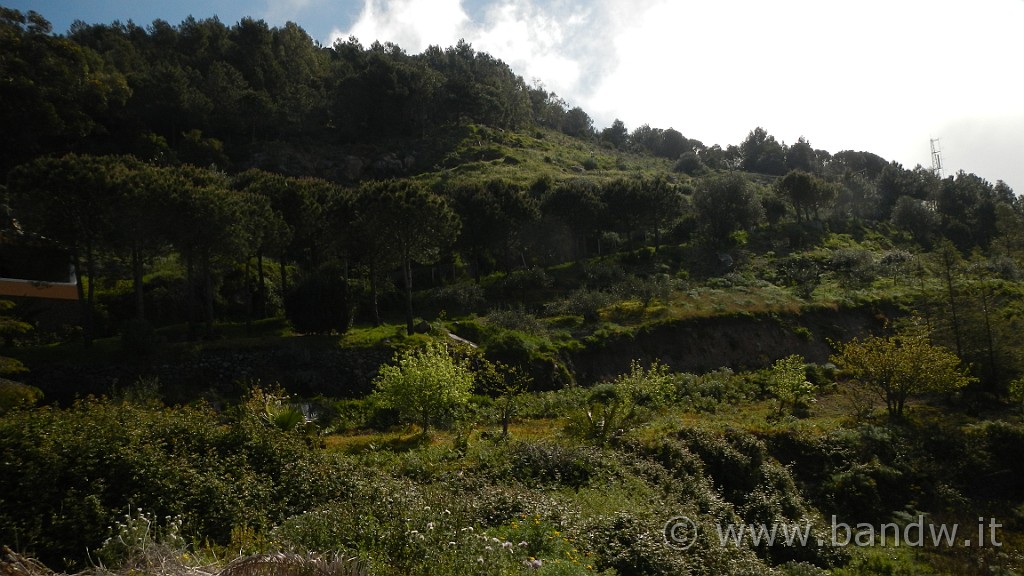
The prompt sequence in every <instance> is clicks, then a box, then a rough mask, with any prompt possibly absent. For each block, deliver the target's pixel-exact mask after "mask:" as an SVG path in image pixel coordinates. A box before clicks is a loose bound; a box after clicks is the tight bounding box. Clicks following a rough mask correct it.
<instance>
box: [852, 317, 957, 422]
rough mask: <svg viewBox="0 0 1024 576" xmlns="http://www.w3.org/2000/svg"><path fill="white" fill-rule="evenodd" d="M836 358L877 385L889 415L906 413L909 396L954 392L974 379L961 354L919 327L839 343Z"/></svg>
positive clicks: (867, 383)
mask: <svg viewBox="0 0 1024 576" xmlns="http://www.w3.org/2000/svg"><path fill="white" fill-rule="evenodd" d="M832 361H833V362H834V363H835V364H836V365H837V366H839V367H840V368H841V369H843V370H846V372H847V373H848V374H849V375H850V376H851V377H852V378H854V379H856V380H859V381H860V382H861V383H863V384H864V385H865V386H868V387H870V388H873V389H875V390H876V391H877V392H878V393H879V394H880V395H881V396H882V398H883V399H885V405H886V408H887V409H888V410H889V417H890V418H893V419H896V418H901V417H902V416H903V410H904V408H905V406H906V402H907V398H909V397H910V396H913V395H915V394H922V393H926V392H952V391H955V390H959V389H960V388H963V387H964V386H966V385H967V384H969V383H971V382H972V381H973V380H974V379H973V378H972V377H970V376H968V375H967V373H966V370H965V369H964V368H963V367H961V365H960V358H959V357H957V355H956V354H953V353H952V352H950V351H949V350H946V349H945V348H942V347H941V346H934V345H932V344H931V343H930V342H929V341H928V336H927V334H926V333H924V332H923V331H921V330H919V329H916V327H914V328H912V329H909V330H903V331H900V332H897V333H896V334H895V335H892V336H885V337H881V336H872V337H869V338H865V339H863V340H860V339H853V340H851V341H850V342H847V343H846V344H842V345H840V346H839V349H838V352H837V353H836V354H835V355H834V356H833V357H832Z"/></svg>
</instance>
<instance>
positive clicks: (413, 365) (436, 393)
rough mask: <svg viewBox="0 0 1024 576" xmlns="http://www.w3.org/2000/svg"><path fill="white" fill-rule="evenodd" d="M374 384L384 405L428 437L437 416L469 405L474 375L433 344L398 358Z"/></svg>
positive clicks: (446, 351)
mask: <svg viewBox="0 0 1024 576" xmlns="http://www.w3.org/2000/svg"><path fill="white" fill-rule="evenodd" d="M373 382H374V386H375V391H374V395H375V396H376V397H377V399H378V400H379V401H380V403H381V405H383V406H384V407H386V408H394V409H396V410H398V411H399V413H400V414H401V416H402V418H403V419H410V420H413V421H415V422H416V423H418V424H419V425H420V426H422V427H423V435H424V436H425V435H426V434H427V432H428V431H429V429H430V423H431V422H432V421H434V420H435V419H437V417H438V416H440V415H442V414H443V413H444V412H445V411H447V410H451V409H454V408H458V407H461V406H464V405H465V404H466V403H467V402H469V396H470V390H471V389H472V388H473V372H472V371H471V370H470V369H469V367H468V366H467V365H466V364H465V363H464V362H458V361H456V360H455V359H453V358H452V356H451V355H450V354H449V353H448V347H447V346H445V345H444V344H436V343H434V344H429V345H428V346H427V347H426V348H422V349H418V350H407V351H406V352H404V353H402V354H400V355H399V354H396V356H395V362H394V364H388V365H385V366H382V367H381V369H380V374H378V375H377V378H375V379H374V381H373Z"/></svg>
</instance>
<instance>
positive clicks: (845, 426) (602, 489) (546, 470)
mask: <svg viewBox="0 0 1024 576" xmlns="http://www.w3.org/2000/svg"><path fill="white" fill-rule="evenodd" d="M775 372H776V371H773V370H768V371H764V372H760V373H750V374H734V373H732V372H731V371H728V370H721V371H718V372H715V373H711V374H707V375H703V376H693V375H686V374H674V373H670V372H667V371H665V370H663V369H659V368H657V367H654V368H652V369H651V370H649V371H648V370H646V369H643V368H642V367H639V366H637V367H635V369H634V371H633V372H632V373H631V374H629V375H625V376H623V377H622V378H620V379H617V380H616V381H614V382H609V383H607V384H605V385H602V386H599V387H597V388H594V389H590V390H587V389H579V388H575V389H566V390H562V391H558V392H547V393H528V394H517V395H516V397H515V405H516V410H515V414H516V415H515V416H514V417H513V418H512V421H511V426H510V427H509V428H508V435H507V436H503V435H502V434H501V433H500V426H501V421H502V405H501V401H500V399H501V397H500V396H499V397H498V398H491V397H487V396H475V397H474V398H473V400H472V401H471V402H470V403H468V404H467V405H465V407H464V408H463V409H462V410H461V411H460V412H459V413H450V414H449V415H448V419H447V420H445V421H446V422H447V424H446V425H444V428H443V429H442V430H440V431H436V432H434V433H433V434H431V435H426V436H425V435H423V433H422V430H415V431H414V430H413V429H409V428H404V427H398V428H390V427H389V429H388V431H374V430H373V426H375V424H374V422H377V424H376V426H380V423H381V422H386V421H387V419H388V418H394V417H395V416H396V414H395V413H394V412H392V411H390V410H388V409H385V408H383V407H380V406H379V405H376V404H375V403H373V401H372V400H366V401H360V402H356V403H353V402H351V401H349V402H343V403H335V404H329V403H321V404H320V405H318V406H317V414H318V415H317V417H316V420H314V421H310V422H307V421H306V420H305V419H304V418H303V417H302V413H301V412H298V410H297V408H296V406H294V405H290V404H289V403H288V402H287V401H286V399H285V398H283V397H282V396H280V395H279V394H274V393H269V392H266V391H262V390H260V389H252V390H251V391H250V393H249V394H248V395H247V396H246V397H245V399H244V401H243V402H242V403H241V404H239V405H237V406H235V407H232V408H230V409H227V410H224V411H220V412H217V411H214V410H212V409H211V408H210V407H209V406H206V405H203V404H196V405H192V406H177V407H167V406H164V405H163V404H162V403H161V402H160V401H159V400H158V399H157V396H156V395H155V394H156V391H157V390H158V388H157V387H154V386H152V383H151V384H150V385H149V386H140V387H136V388H132V389H131V390H130V392H131V393H128V394H125V396H124V397H122V398H119V399H85V400H82V401H80V402H77V403H76V404H75V405H74V406H71V407H68V408H65V409H56V408H35V409H16V410H14V411H11V412H8V413H7V414H5V415H4V416H3V417H2V419H0V439H2V442H0V447H2V451H3V453H2V454H0V456H2V461H3V462H4V467H5V470H4V474H2V475H0V493H2V494H4V496H3V498H0V519H2V522H0V526H3V529H2V532H0V539H2V540H3V541H6V542H10V543H11V544H12V545H14V546H17V547H18V549H20V550H23V551H26V552H28V553H31V554H35V555H37V556H38V557H40V558H41V559H43V560H44V561H45V562H46V563H48V564H50V565H51V566H54V567H63V568H65V569H69V570H80V569H83V568H86V567H89V566H99V565H102V566H105V567H107V568H110V569H117V567H119V566H129V565H131V566H133V567H134V568H136V569H143V570H150V569H154V566H148V567H147V566H143V565H139V564H137V563H139V562H144V561H153V559H154V558H157V557H160V558H163V559H164V560H163V561H165V562H166V561H169V560H170V559H173V561H174V562H178V563H180V564H181V565H183V566H197V567H198V566H210V565H217V564H218V563H219V564H220V565H223V564H224V563H226V562H227V561H229V560H231V559H234V558H236V557H237V556H238V555H240V554H241V555H247V554H257V553H270V552H289V553H291V552H301V553H313V552H317V553H337V554H339V555H341V556H343V557H354V558H359V559H361V561H362V562H364V564H365V565H366V566H368V567H369V573H373V574H410V573H415V574H441V573H452V574H466V573H479V574H513V573H520V572H523V571H527V572H532V571H534V570H539V571H541V572H543V573H548V572H550V573H558V574H587V573H604V572H608V573H612V572H613V571H614V573H619V574H680V573H689V574H726V573H727V574H747V573H750V574H753V573H765V572H766V571H768V570H773V571H774V573H779V574H819V573H821V574H824V573H826V572H825V571H831V573H834V574H911V573H914V574H921V573H936V574H992V573H1001V574H1009V573H1013V572H1019V571H1020V570H1021V569H1022V568H1024V557H1022V556H1021V554H1020V548H1019V545H1020V539H1021V536H1020V527H1021V522H1022V519H1021V517H1022V515H1024V511H1022V510H1021V509H1020V508H1019V502H1020V498H1021V496H1022V494H1021V493H1020V484H1019V482H1017V481H1016V479H1017V478H1019V474H1020V473H1022V472H1024V470H1020V469H1019V468H1020V466H1021V462H1024V459H1022V458H1021V453H1020V447H1021V446H1022V445H1024V444H1022V442H1024V424H1022V423H1021V422H1020V419H1019V416H1016V415H1013V414H1010V413H1004V414H1002V415H1001V416H1000V418H999V419H992V417H993V416H995V415H986V416H979V417H971V416H967V415H965V414H963V413H961V412H959V411H956V410H950V409H948V408H941V407H938V406H932V405H930V404H919V403H916V402H915V403H914V406H913V411H912V412H911V413H910V416H909V418H907V419H903V420H901V421H898V422H896V423H889V422H887V418H886V417H885V416H884V411H878V410H871V409H866V408H864V406H863V402H864V398H863V397H862V396H859V394H860V391H859V390H857V389H856V387H853V386H850V385H845V384H835V383H833V382H832V379H831V378H830V377H829V376H830V375H831V374H832V373H830V372H828V371H827V370H826V371H822V370H821V369H817V368H814V367H809V368H808V371H807V373H806V376H807V377H810V378H812V379H814V380H816V383H817V385H818V386H819V387H820V388H821V392H820V393H819V394H818V395H817V397H816V398H812V400H815V399H816V400H817V402H815V403H813V404H812V407H811V408H810V411H809V413H807V414H805V417H803V418H795V417H793V416H791V415H790V411H789V410H786V411H784V412H783V413H781V415H780V411H779V410H778V409H777V406H776V400H775V399H773V398H772V394H771V392H770V390H772V389H773V386H772V378H773V373H775ZM873 398H874V397H873ZM936 401H941V398H936ZM869 405H870V406H874V407H875V408H877V409H880V408H881V406H879V405H878V402H877V399H875V400H874V401H869ZM615 406H618V409H619V410H621V411H620V412H618V415H614V414H613V413H612V412H613V410H614V409H615V408H613V407H615ZM596 415H599V416H596ZM595 418H597V420H600V422H601V424H597V425H595V422H597V420H595ZM609 426H612V427H614V429H610V428H609ZM332 430H333V432H331V431H332ZM78 479H88V481H87V482H83V481H79V480H78ZM69 487H71V488H70V489H69ZM680 515H685V516H687V517H689V518H691V519H693V520H694V521H695V522H696V523H697V525H698V527H699V534H698V537H697V540H696V544H695V545H694V546H693V547H692V548H690V549H688V550H677V549H674V548H671V547H669V546H667V545H666V541H665V538H666V537H665V533H664V530H665V525H666V522H667V521H668V520H669V519H670V518H673V517H676V516H680ZM833 515H834V516H835V517H834V518H833ZM921 515H923V516H924V517H925V518H927V520H928V522H932V523H936V524H940V523H942V524H952V523H954V522H956V523H960V524H961V525H963V526H965V527H969V528H970V531H971V532H970V533H971V534H973V530H974V526H976V524H977V517H979V516H986V517H987V516H991V517H994V518H997V519H998V521H999V523H1000V524H1001V528H1000V530H999V533H998V538H999V540H1000V542H1001V543H1002V544H1003V546H1001V547H994V546H992V547H988V548H984V549H977V548H976V549H970V548H965V547H963V546H960V545H956V546H951V547H943V546H928V547H924V548H913V547H907V546H903V547H892V546H891V543H890V546H882V543H881V542H880V541H876V542H874V543H873V544H874V546H866V547H865V546H861V547H858V546H853V545H850V546H824V547H821V546H813V545H810V546H785V545H782V544H781V543H780V544H776V545H773V546H768V545H765V544H764V543H761V544H759V545H755V544H752V543H750V542H745V543H744V544H742V545H735V544H728V545H723V544H722V543H721V541H720V540H719V535H718V534H717V532H716V528H715V527H716V526H719V525H725V524H728V523H735V524H737V525H739V524H744V525H746V524H761V523H766V524H771V523H775V522H783V523H787V524H790V525H798V524H801V525H802V524H803V523H807V524H809V525H811V526H813V528H812V530H813V532H812V534H813V538H814V539H817V538H823V539H826V540H827V541H829V542H831V540H830V539H831V538H832V537H833V535H832V534H831V530H832V529H831V526H832V524H831V523H832V522H836V521H838V522H846V523H848V524H850V525H851V526H853V525H856V524H857V523H872V524H874V525H882V524H886V523H895V524H896V525H898V526H900V527H901V528H902V527H903V526H905V525H907V524H909V523H911V522H914V521H917V519H918V517H919V516H921ZM861 544H863V542H861ZM146 550H149V555H148V556H147V555H146V554H144V552H146ZM155 551H159V552H160V554H155ZM147 558H148V560H146V559H147ZM997 567H998V569H999V570H1002V571H1001V572H994V571H993V570H996V568H997Z"/></svg>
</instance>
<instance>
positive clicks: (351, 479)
mask: <svg viewBox="0 0 1024 576" xmlns="http://www.w3.org/2000/svg"><path fill="white" fill-rule="evenodd" d="M0 49H2V50H3V53H4V54H5V55H7V54H9V55H10V57H9V58H7V59H6V60H5V62H6V63H7V64H6V65H8V66H9V69H10V70H11V71H12V72H11V74H12V78H15V79H16V80H17V81H12V82H4V83H0V96H2V100H3V101H4V102H5V106H4V107H3V109H2V110H0V118H2V119H3V124H4V126H5V127H6V128H9V129H8V130H5V133H4V134H3V135H2V136H0V174H2V176H3V185H2V187H0V207H2V208H3V210H2V212H0V216H2V220H0V256H2V258H0V277H7V276H11V275H13V276H16V277H18V278H28V279H31V280H38V281H43V282H47V281H48V282H52V281H57V280H59V279H61V278H66V276H67V268H68V261H69V260H70V262H71V264H72V266H73V269H74V273H75V276H76V278H77V279H78V280H79V282H78V284H77V285H78V287H79V290H80V294H79V296H80V298H79V301H78V302H77V303H74V304H73V305H72V308H74V309H70V310H68V309H66V310H63V311H60V310H59V306H56V305H53V306H49V305H43V304H41V303H40V301H39V300H33V299H29V298H21V299H16V301H10V302H8V301H6V300H0V337H3V340H4V349H3V350H2V356H0V376H2V378H0V544H2V545H7V546H10V547H11V548H12V549H13V550H14V551H16V552H19V553H24V554H28V555H32V556H35V557H38V558H39V559H41V560H42V561H43V562H45V563H46V564H47V565H49V566H51V567H54V568H57V569H60V570H66V571H83V570H85V571H92V572H98V573H104V572H108V571H115V572H117V573H120V574H138V573H174V574H185V573H189V574H195V573H213V572H215V571H218V570H220V569H223V568H225V567H226V566H227V567H228V568H229V569H228V570H227V572H224V574H225V576H237V575H239V574H240V575H241V576H252V574H261V573H265V572H267V571H271V570H275V569H283V568H282V567H283V566H290V568H289V569H290V570H292V572H296V573H300V572H301V573H303V574H308V573H312V572H315V573H318V574H320V573H325V572H329V573H331V574H334V575H339V574H349V573H369V574H382V575H387V574H396V575H397V574H446V573H451V574H467V573H473V574H517V573H532V572H538V573H551V574H591V573H595V574H609V575H610V574H622V575H627V574H630V575H631V574H643V575H655V574H708V575H711V574H765V573H773V574H792V575H806V574H826V573H830V574H837V575H859V574H932V573H934V574H958V575H960V574H979V575H980V574H986V575H987V574H1020V573H1022V572H1024V557H1022V554H1024V552H1022V550H1024V537H1022V534H1024V531H1022V527H1024V524H1022V523H1024V507H1022V505H1021V502H1022V501H1024V500H1022V498H1024V493H1022V488H1021V483H1020V482H1019V479H1020V477H1021V474H1022V473H1024V470H1022V469H1021V468H1022V466H1024V464H1022V463H1024V423H1022V420H1021V416H1022V414H1021V411H1022V406H1024V404H1022V403H1024V348H1022V346H1021V341H1020V338H1019V334H1020V333H1021V332H1020V331H1021V322H1022V319H1024V310H1022V308H1021V303H1022V302H1024V288H1022V285H1021V282H1020V280H1021V270H1022V268H1021V267H1022V265H1024V204H1022V203H1021V201H1020V200H1019V198H1018V197H1017V196H1016V195H1015V194H1014V192H1013V191H1012V190H1010V189H1009V187H1007V186H1006V185H1005V184H1004V183H1002V182H996V183H995V184H991V183H989V182H988V181H986V180H984V179H982V178H980V177H978V176H977V175H974V174H966V173H963V172H961V173H958V174H956V175H952V176H949V177H945V178H942V177H941V175H940V174H938V173H936V172H933V171H930V170H927V169H924V168H922V167H920V166H918V167H916V168H913V169H907V168H904V167H903V166H901V165H899V164H897V163H894V162H887V161H886V160H884V159H882V158H880V157H878V156H876V155H874V154H871V153H870V152H858V151H851V150H845V151H840V152H836V153H835V154H832V153H829V152H827V151H824V150H816V149H814V148H813V147H812V146H811V145H810V143H809V142H808V141H807V140H805V139H803V138H801V139H800V140H799V141H798V142H796V143H793V144H791V145H786V144H784V143H780V142H777V141H776V140H775V139H774V137H772V136H771V135H770V134H769V133H768V132H767V131H766V130H764V129H763V128H756V129H754V130H751V131H750V133H749V135H748V136H747V138H746V139H745V140H744V141H743V142H742V143H740V144H739V145H728V146H726V147H724V148H723V147H722V146H719V145H717V144H715V145H711V146H708V145H705V144H704V143H702V142H699V141H696V140H692V139H688V138H686V137H684V136H683V135H682V134H681V133H680V132H678V131H677V130H674V129H672V128H669V129H660V128H652V127H650V126H647V125H644V126H640V127H637V128H635V129H633V130H632V131H630V130H628V129H627V128H626V127H625V126H624V125H622V123H621V122H615V123H614V124H613V125H612V126H610V127H608V128H606V129H604V130H601V131H598V130H595V129H594V127H593V125H592V122H591V120H590V118H589V117H588V116H587V115H586V113H585V112H584V111H583V110H581V109H579V108H574V107H570V105H569V104H568V103H566V102H564V101H563V100H561V99H560V98H558V97H557V96H556V95H554V94H550V93H548V92H547V91H545V90H544V89H543V88H541V87H539V86H533V87H530V86H527V85H526V83H525V82H523V80H522V79H521V78H518V77H516V76H515V75H514V74H512V73H511V71H510V70H509V69H508V67H507V66H505V65H504V64H503V63H502V62H501V61H500V60H497V59H495V58H493V57H491V56H490V55H487V54H483V53H479V52H476V51H474V50H473V49H472V47H470V46H469V45H468V44H466V43H460V44H459V45H457V46H455V47H450V48H447V49H441V48H437V47H432V48H430V49H428V50H427V51H425V52H424V53H423V54H419V55H410V54H407V53H405V52H404V51H403V50H401V48H400V47H397V46H394V45H390V44H389V45H381V44H379V43H374V44H371V45H370V46H369V47H364V46H363V45H361V44H360V43H359V42H358V41H357V40H355V39H350V40H348V41H346V42H340V43H338V44H336V45H335V46H332V47H323V46H319V45H317V44H316V43H314V42H313V41H312V40H311V39H310V38H309V37H308V36H307V35H306V34H305V33H304V32H303V31H302V30H301V29H299V28H298V27H296V26H294V25H288V26H286V27H284V28H282V29H276V28H273V29H272V28H270V27H268V26H267V25H266V24H265V23H263V22H259V21H254V20H250V19H246V20H243V21H241V22H239V23H238V24H236V25H234V26H227V25H225V24H223V23H220V22H219V21H217V20H215V19H211V20H202V21H197V20H194V19H189V20H187V21H185V22H183V23H182V24H181V25H179V26H172V25H170V24H168V23H166V22H159V21H158V22H154V23H153V25H152V26H150V27H148V28H145V29H143V28H141V27H138V26H136V25H134V24H127V25H122V24H113V25H87V24H81V23H79V24H76V25H75V26H74V27H73V29H72V30H71V31H69V33H68V34H67V35H65V36H56V35H53V34H52V33H51V30H50V28H49V24H48V23H47V22H46V21H45V19H43V18H42V17H41V16H40V15H38V14H35V13H29V14H22V13H20V12H17V11H14V10H10V9H6V8H2V7H0ZM75 307H77V308H75ZM15 380H16V381H15ZM683 516H685V517H686V518H688V519H690V520H692V521H693V522H694V523H695V525H696V527H697V530H696V538H695V540H693V541H692V542H687V544H690V545H689V546H688V547H686V546H680V545H679V544H680V542H678V541H676V540H675V538H676V537H677V536H678V534H677V533H676V532H674V531H673V530H671V529H670V527H671V525H670V524H669V522H670V521H672V520H673V519H678V518H679V517H683ZM979 519H986V520H989V519H990V520H991V521H992V522H994V523H998V524H999V526H998V528H999V529H998V531H995V532H985V533H986V537H988V540H987V542H988V543H989V544H991V545H988V546H981V547H979V546H978V545H977V544H978V543H979V541H978V540H977V538H975V537H974V534H980V533H979V532H977V528H978V525H979ZM836 522H839V523H845V525H850V526H857V525H858V524H860V525H865V526H883V525H885V526H889V527H890V528H889V529H890V534H891V533H894V532H896V531H900V533H901V534H907V533H908V532H906V530H910V529H911V528H912V527H913V526H915V525H920V526H921V527H922V528H921V529H922V530H923V529H924V526H926V525H927V526H928V527H929V529H931V527H937V526H951V525H953V524H957V525H960V526H961V527H962V529H963V532H962V533H963V534H970V535H971V536H970V537H971V538H972V539H974V542H975V545H974V546H969V545H967V544H966V538H963V539H958V541H957V542H954V543H953V545H947V546H944V545H938V546H922V547H918V546H911V545H906V543H904V544H905V545H903V546H891V545H889V543H887V542H883V541H882V539H881V538H877V539H876V538H865V537H863V536H859V537H858V539H856V540H855V541H854V545H849V544H847V545H836V546H832V545H827V544H826V545H815V544H817V542H818V541H819V539H821V541H822V542H825V543H831V541H832V539H833V538H835V537H836V535H837V534H836V529H835V523H836ZM915 523H916V524H915ZM762 524H763V525H766V526H769V525H772V524H781V525H783V526H787V527H794V526H798V527H810V528H809V529H810V532H809V533H808V534H809V537H810V544H809V545H806V546H804V545H799V546H796V545H785V543H780V542H775V543H772V544H769V543H767V542H766V541H763V540H755V539H749V540H745V541H743V542H736V541H735V540H733V541H732V542H726V543H725V544H723V541H722V539H721V538H720V537H719V534H718V531H717V530H718V527H724V526H727V525H744V526H759V525H762ZM667 527H669V528H667ZM989 527H990V525H989V524H986V525H985V530H988V529H989ZM992 528H993V529H994V528H995V527H994V526H993V527H992ZM996 540H998V541H999V542H1000V543H1001V545H1000V546H997V545H995V541H996ZM961 544H962V545H961ZM253 555H255V556H253ZM240 556H241V557H244V559H243V560H241V561H239V562H238V563H236V564H229V563H230V562H232V561H233V560H235V559H237V558H239V557H240ZM5 566H8V565H5V564H0V568H4V567H5Z"/></svg>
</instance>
